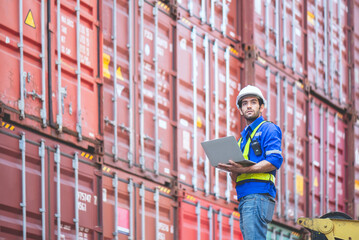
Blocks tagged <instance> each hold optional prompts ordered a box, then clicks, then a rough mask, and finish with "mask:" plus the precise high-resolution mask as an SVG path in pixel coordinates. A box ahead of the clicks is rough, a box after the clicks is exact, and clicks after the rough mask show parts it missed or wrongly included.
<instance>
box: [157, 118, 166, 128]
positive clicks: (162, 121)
mask: <svg viewBox="0 0 359 240" xmlns="http://www.w3.org/2000/svg"><path fill="white" fill-rule="evenodd" d="M158 125H159V127H160V128H163V129H167V122H166V121H164V120H162V119H159V120H158Z"/></svg>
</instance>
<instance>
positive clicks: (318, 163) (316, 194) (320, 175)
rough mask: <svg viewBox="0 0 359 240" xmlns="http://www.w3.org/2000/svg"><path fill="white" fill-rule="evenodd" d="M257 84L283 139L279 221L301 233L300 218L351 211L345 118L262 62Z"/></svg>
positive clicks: (278, 183)
mask: <svg viewBox="0 0 359 240" xmlns="http://www.w3.org/2000/svg"><path fill="white" fill-rule="evenodd" d="M255 79H256V82H255V84H256V85H257V86H258V87H259V88H260V89H261V90H262V92H263V94H264V97H265V98H266V99H267V109H266V110H265V112H264V116H265V118H266V119H267V120H270V121H272V122H274V123H276V124H277V125H278V126H280V127H281V130H282V134H283V138H282V144H283V145H282V156H283V159H284V162H283V164H282V166H281V168H280V170H279V172H278V175H277V179H276V187H277V206H276V211H275V213H276V214H275V218H274V219H275V221H278V222H280V223H283V224H286V225H288V226H292V227H297V228H298V226H297V225H296V224H295V222H296V219H297V218H298V217H301V216H310V217H319V216H322V215H323V214H325V213H327V212H329V211H342V212H346V211H348V209H346V207H345V202H346V201H347V200H348V195H347V186H346V184H345V183H346V182H347V179H346V178H345V168H346V167H345V166H346V165H347V161H346V160H345V159H346V155H345V150H346V145H345V139H346V131H347V124H346V122H345V121H344V120H343V119H342V115H341V114H339V113H337V110H336V109H333V108H332V107H331V106H329V105H327V104H325V103H323V102H321V101H320V100H318V99H317V98H312V99H311V100H309V99H308V95H307V93H306V92H305V91H304V88H303V85H302V84H301V83H299V82H298V81H295V80H294V79H293V78H290V77H289V76H288V75H287V74H285V73H283V72H282V71H280V70H279V69H277V68H275V67H273V66H272V65H270V64H268V63H267V62H266V61H265V60H264V59H259V61H257V62H256V65H255ZM313 136H314V137H313ZM313 205H314V206H313Z"/></svg>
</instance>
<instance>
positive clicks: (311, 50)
mask: <svg viewBox="0 0 359 240" xmlns="http://www.w3.org/2000/svg"><path fill="white" fill-rule="evenodd" d="M347 4H348V3H347V2H346V1H341V0H339V1H329V2H327V1H322V2H317V1H308V3H307V11H308V12H307V21H308V50H307V54H308V80H309V83H310V84H311V86H312V89H313V90H314V91H316V92H317V93H318V94H320V95H322V96H325V97H326V98H327V99H329V100H330V101H331V102H333V103H335V104H336V105H338V106H341V107H345V106H347V105H348V104H350V99H349V97H350V96H349V91H350V90H349V88H350V87H349V81H348V80H349V76H348V71H347V69H348V67H349V65H348V64H350V63H348V58H349V56H348V46H349V45H348V44H349V43H348V34H347V29H348V16H347V14H348V5H347Z"/></svg>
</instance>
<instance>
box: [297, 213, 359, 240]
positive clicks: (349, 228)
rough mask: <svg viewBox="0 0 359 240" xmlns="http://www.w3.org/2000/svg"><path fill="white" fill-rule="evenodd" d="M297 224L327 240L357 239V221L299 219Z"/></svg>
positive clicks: (358, 227)
mask: <svg viewBox="0 0 359 240" xmlns="http://www.w3.org/2000/svg"><path fill="white" fill-rule="evenodd" d="M297 223H298V224H300V225H302V226H303V227H305V228H308V229H310V230H314V231H317V232H320V233H323V234H324V235H325V236H326V237H327V239H328V240H335V239H334V238H339V239H343V240H354V239H359V221H355V220H343V219H329V218H324V219H322V218H299V219H298V220H297Z"/></svg>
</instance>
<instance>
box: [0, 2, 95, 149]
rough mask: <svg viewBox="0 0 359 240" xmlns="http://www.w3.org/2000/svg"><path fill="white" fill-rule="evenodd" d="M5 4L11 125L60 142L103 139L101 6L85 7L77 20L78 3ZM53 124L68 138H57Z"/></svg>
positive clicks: (4, 89)
mask: <svg viewBox="0 0 359 240" xmlns="http://www.w3.org/2000/svg"><path fill="white" fill-rule="evenodd" d="M1 4H2V5H3V6H8V7H7V8H2V10H1V11H3V14H2V15H1V16H2V19H1V22H2V33H1V35H2V38H3V39H4V43H5V44H2V45H1V59H2V60H1V61H3V62H2V64H1V66H2V69H1V72H2V73H4V74H5V76H7V77H6V79H9V81H4V83H3V84H1V87H0V88H1V91H0V92H1V102H3V105H4V111H5V113H7V114H9V116H10V118H11V120H13V121H18V122H20V124H22V125H26V126H30V127H31V128H35V129H36V130H38V131H42V132H45V133H46V134H49V135H50V134H51V135H54V136H55V137H57V138H59V139H62V140H66V141H72V142H77V139H79V140H86V141H88V142H96V138H100V136H99V127H98V125H99V123H98V112H99V111H98V84H97V82H98V77H99V66H98V57H99V49H98V44H97V43H98V37H97V35H98V31H97V30H98V22H97V5H98V4H97V1H82V2H81V4H80V6H79V16H81V18H79V19H80V20H79V21H77V18H76V11H75V8H76V1H62V2H61V3H60V2H59V6H60V8H59V9H57V7H56V4H55V2H50V3H49V4H50V5H49V6H47V5H41V1H24V2H23V5H22V6H20V5H19V3H18V2H11V4H10V3H8V2H7V1H3V2H2V3H1ZM47 9H51V12H50V13H49V14H50V15H48V11H47ZM20 13H21V16H20ZM50 16H51V24H49V28H47V21H49V22H50V19H49V18H50ZM57 16H58V18H57ZM19 18H21V20H20V23H21V27H20V26H19ZM57 23H58V24H57ZM57 25H58V26H59V28H57V27H56V26H57ZM50 29H51V30H50ZM77 30H78V37H77ZM48 46H51V49H50V48H48ZM57 46H58V47H59V48H60V49H61V51H59V53H60V52H61V56H60V55H58V54H57V52H58V51H57ZM48 49H50V50H48ZM77 50H78V51H79V55H78V57H77ZM6 59H7V61H5V60H6ZM77 64H79V66H78V65H77ZM20 75H22V77H21V78H20ZM59 79H60V81H61V82H59ZM50 91H51V92H50ZM59 92H61V94H59ZM49 94H50V95H51V96H49ZM49 124H50V125H51V128H55V129H57V130H58V131H59V132H60V133H66V134H56V131H52V129H51V128H50V127H48V125H49ZM77 144H78V145H82V146H85V145H86V144H85V143H83V142H77Z"/></svg>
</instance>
